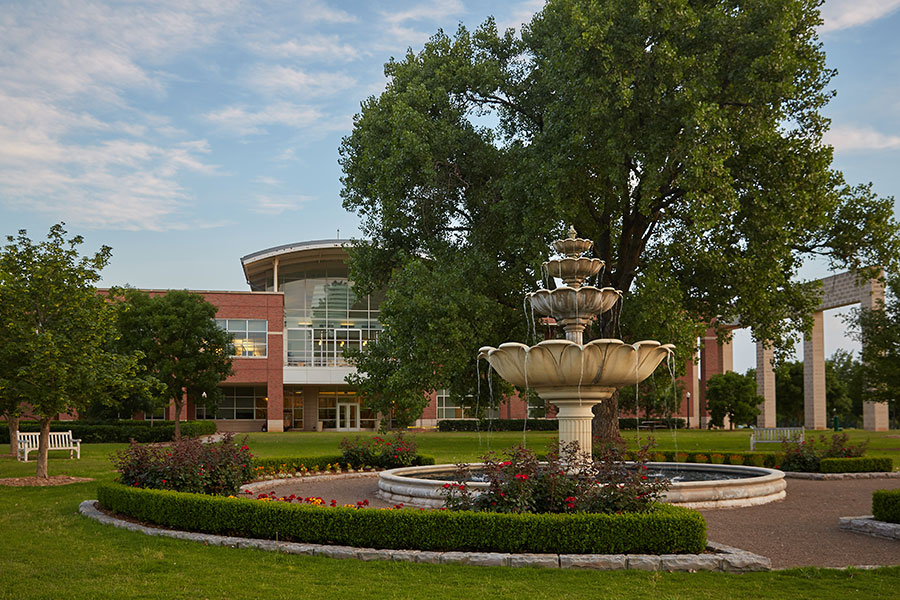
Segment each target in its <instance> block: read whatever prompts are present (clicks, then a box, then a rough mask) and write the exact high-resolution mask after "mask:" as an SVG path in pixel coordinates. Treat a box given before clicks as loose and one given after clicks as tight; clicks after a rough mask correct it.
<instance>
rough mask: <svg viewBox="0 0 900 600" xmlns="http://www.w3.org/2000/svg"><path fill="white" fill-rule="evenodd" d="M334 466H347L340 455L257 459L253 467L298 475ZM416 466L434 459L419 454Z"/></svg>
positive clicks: (432, 461) (431, 463)
mask: <svg viewBox="0 0 900 600" xmlns="http://www.w3.org/2000/svg"><path fill="white" fill-rule="evenodd" d="M334 464H340V466H341V467H346V466H347V465H346V463H344V462H341V455H340V454H333V455H326V456H292V457H289V458H286V457H283V456H281V457H274V458H271V457H269V458H258V457H257V458H254V459H253V465H254V466H256V467H263V468H266V469H268V468H272V469H276V470H281V471H283V472H285V473H296V472H298V471H300V470H301V467H306V468H307V470H309V471H315V470H321V469H324V468H325V466H326V465H334ZM415 464H416V465H433V464H434V457H433V456H423V455H421V454H417V455H416V462H415Z"/></svg>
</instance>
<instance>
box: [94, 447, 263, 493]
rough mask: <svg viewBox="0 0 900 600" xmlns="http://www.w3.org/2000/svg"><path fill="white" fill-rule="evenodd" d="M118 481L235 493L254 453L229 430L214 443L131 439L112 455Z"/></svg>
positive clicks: (245, 479) (249, 469) (247, 475)
mask: <svg viewBox="0 0 900 600" xmlns="http://www.w3.org/2000/svg"><path fill="white" fill-rule="evenodd" d="M110 458H111V460H112V462H113V464H114V466H115V468H116V470H117V471H118V472H119V481H120V482H121V483H122V484H124V485H128V486H132V487H140V488H151V489H168V490H175V491H182V492H194V493H200V494H236V493H237V491H238V489H239V488H240V486H241V484H243V483H246V482H248V481H250V480H251V479H252V478H253V477H252V473H253V465H252V460H253V455H252V454H250V448H249V447H247V445H246V444H244V443H241V444H236V443H235V442H234V438H233V435H232V434H231V433H228V434H225V438H224V439H223V440H222V441H221V442H219V443H216V444H203V443H201V442H200V441H199V440H196V439H191V438H182V439H181V440H180V441H179V442H176V443H174V444H172V445H170V446H145V445H141V444H138V443H137V442H132V443H131V444H130V445H129V446H128V448H125V449H124V450H119V451H118V452H116V453H115V454H113V455H112V456H111V457H110Z"/></svg>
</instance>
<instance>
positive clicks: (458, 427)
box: [438, 419, 559, 431]
mask: <svg viewBox="0 0 900 600" xmlns="http://www.w3.org/2000/svg"><path fill="white" fill-rule="evenodd" d="M523 428H524V429H525V430H526V431H559V421H557V420H556V419H528V420H527V421H526V420H525V419H444V420H442V421H438V431H522V429H523Z"/></svg>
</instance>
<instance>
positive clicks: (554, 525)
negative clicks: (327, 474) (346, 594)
mask: <svg viewBox="0 0 900 600" xmlns="http://www.w3.org/2000/svg"><path fill="white" fill-rule="evenodd" d="M97 493H98V498H99V501H100V504H101V505H102V506H104V507H106V508H107V509H110V510H112V511H114V512H117V513H120V514H123V515H127V516H129V517H132V518H135V519H138V520H139V521H143V522H148V523H155V524H157V525H162V526H165V527H173V528H175V529H188V530H192V531H202V532H205V533H213V534H220V535H238V536H246V537H252V538H264V539H278V540H285V541H293V542H302V543H314V544H338V545H347V546H355V547H363V548H391V549H408V550H435V551H447V550H461V551H475V552H536V553H561V554H562V553H564V554H622V553H627V554H638V553H649V554H674V553H700V552H703V551H704V549H705V548H706V521H704V519H703V517H702V516H701V515H700V513H698V512H696V511H694V510H690V509H687V508H683V507H678V506H671V505H665V504H663V505H659V506H658V507H657V508H656V509H655V510H653V511H652V512H649V513H631V514H620V515H614V514H613V515H610V514H583V513H579V514H498V513H476V512H453V511H436V510H428V511H420V510H411V509H404V510H372V509H361V510H358V509H355V508H343V507H338V508H330V507H317V506H308V505H298V504H287V503H283V502H263V501H259V500H250V499H240V498H224V497H221V496H204V495H200V494H186V493H180V492H170V491H164V490H145V489H140V488H130V487H126V486H123V485H119V484H104V485H101V486H100V487H99V488H98V492H97Z"/></svg>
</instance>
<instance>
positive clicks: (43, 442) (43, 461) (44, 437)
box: [37, 417, 50, 479]
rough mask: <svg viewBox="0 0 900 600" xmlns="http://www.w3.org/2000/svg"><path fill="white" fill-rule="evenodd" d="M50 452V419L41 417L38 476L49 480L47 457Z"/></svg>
mask: <svg viewBox="0 0 900 600" xmlns="http://www.w3.org/2000/svg"><path fill="white" fill-rule="evenodd" d="M49 451H50V417H41V437H40V438H39V439H38V459H37V476H38V477H43V478H44V479H47V478H49V477H50V475H49V474H48V472H47V455H48V454H49Z"/></svg>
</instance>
